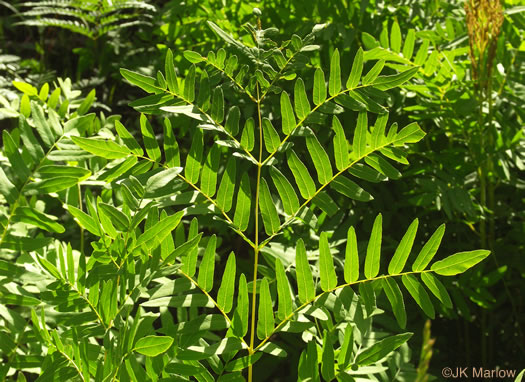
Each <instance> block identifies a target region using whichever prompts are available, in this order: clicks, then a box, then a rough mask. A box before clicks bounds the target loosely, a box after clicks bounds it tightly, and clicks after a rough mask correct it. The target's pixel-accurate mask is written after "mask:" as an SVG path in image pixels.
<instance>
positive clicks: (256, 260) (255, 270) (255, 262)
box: [248, 84, 263, 382]
mask: <svg viewBox="0 0 525 382" xmlns="http://www.w3.org/2000/svg"><path fill="white" fill-rule="evenodd" d="M256 89H257V114H258V117H259V160H258V162H257V185H256V188H255V209H254V214H255V216H254V219H255V228H254V229H255V240H254V259H253V286H252V312H251V313H252V314H251V330H250V346H249V347H248V352H249V354H250V355H251V354H253V353H254V345H255V330H256V329H255V313H256V305H257V273H258V266H259V251H260V248H259V189H260V183H261V169H262V149H263V147H262V139H263V137H262V117H261V99H260V98H259V84H257V86H256ZM252 380H253V365H252V364H250V366H249V367H248V382H252Z"/></svg>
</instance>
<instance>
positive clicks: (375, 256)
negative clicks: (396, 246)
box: [365, 214, 383, 279]
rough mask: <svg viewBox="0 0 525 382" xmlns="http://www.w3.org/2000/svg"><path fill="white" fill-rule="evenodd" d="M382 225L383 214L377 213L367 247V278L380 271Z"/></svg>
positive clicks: (374, 275)
mask: <svg viewBox="0 0 525 382" xmlns="http://www.w3.org/2000/svg"><path fill="white" fill-rule="evenodd" d="M382 225H383V215H381V214H379V215H377V217H376V219H375V220H374V226H373V227H372V233H371V234H370V241H369V242H368V247H367V249H366V258H365V277H366V278H367V279H371V278H374V277H376V276H377V275H378V273H379V265H380V263H381V240H382V236H383V233H382V230H383V228H382Z"/></svg>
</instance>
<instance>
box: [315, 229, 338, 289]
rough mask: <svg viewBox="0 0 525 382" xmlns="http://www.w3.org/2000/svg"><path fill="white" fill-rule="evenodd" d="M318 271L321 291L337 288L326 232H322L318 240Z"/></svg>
mask: <svg viewBox="0 0 525 382" xmlns="http://www.w3.org/2000/svg"><path fill="white" fill-rule="evenodd" d="M319 270H320V275H321V289H322V290H324V291H325V292H326V291H329V290H332V289H334V288H335V287H336V286H337V275H336V274H335V268H334V260H333V258H332V255H331V254H330V246H329V244H328V234H327V233H326V232H322V233H321V238H320V239H319Z"/></svg>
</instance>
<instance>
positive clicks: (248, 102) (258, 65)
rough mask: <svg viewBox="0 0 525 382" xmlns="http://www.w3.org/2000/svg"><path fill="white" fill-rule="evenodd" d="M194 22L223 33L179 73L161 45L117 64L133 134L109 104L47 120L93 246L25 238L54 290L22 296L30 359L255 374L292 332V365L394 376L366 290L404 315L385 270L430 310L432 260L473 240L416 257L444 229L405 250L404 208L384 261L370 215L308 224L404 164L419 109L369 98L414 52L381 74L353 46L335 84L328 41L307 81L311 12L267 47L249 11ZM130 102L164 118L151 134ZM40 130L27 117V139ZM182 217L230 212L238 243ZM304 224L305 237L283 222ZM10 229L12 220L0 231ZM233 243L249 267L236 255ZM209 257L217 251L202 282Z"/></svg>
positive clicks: (391, 350) (438, 289)
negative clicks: (111, 117) (91, 114)
mask: <svg viewBox="0 0 525 382" xmlns="http://www.w3.org/2000/svg"><path fill="white" fill-rule="evenodd" d="M209 25H210V27H211V28H212V29H213V30H214V31H215V32H216V33H217V35H218V36H219V37H221V38H222V39H223V40H224V41H225V42H226V43H227V45H228V49H227V50H225V49H220V50H219V51H217V52H210V53H209V54H208V55H207V56H206V57H204V56H201V55H200V54H198V53H196V52H190V51H187V52H184V57H185V58H186V59H187V60H188V61H189V62H190V63H191V66H190V67H189V69H188V71H187V73H186V76H185V78H184V79H182V78H180V77H179V76H177V71H176V68H175V66H174V57H173V54H172V52H171V51H169V50H168V51H167V53H166V61H165V71H164V73H162V72H160V71H159V72H158V73H157V77H156V78H153V77H149V76H145V75H143V74H140V73H136V72H132V71H129V70H126V69H122V70H121V73H122V75H123V76H124V77H125V78H126V79H127V80H128V81H129V82H130V83H132V84H134V85H136V86H138V87H140V88H142V89H143V90H144V91H146V92H147V93H149V94H150V95H148V96H147V97H145V98H142V99H139V100H137V101H134V102H133V103H132V106H133V107H135V108H136V109H137V110H139V111H141V112H142V114H141V116H140V119H139V125H140V132H141V135H142V137H141V139H140V140H142V144H140V143H139V142H138V140H137V138H136V137H135V136H134V135H133V134H132V133H131V132H130V130H128V129H127V128H126V127H125V125H124V124H122V123H121V122H120V121H118V120H116V121H114V128H115V131H116V133H117V135H116V136H115V135H113V133H112V130H111V129H109V128H102V129H101V128H99V129H96V130H90V132H91V134H88V133H86V130H85V129H80V130H79V129H76V130H75V129H71V130H68V134H66V136H65V137H64V139H65V141H66V142H67V147H64V148H63V149H66V148H67V149H68V150H72V149H73V148H75V150H77V152H80V153H82V155H83V156H82V155H81V156H78V157H77V158H76V159H74V158H70V157H67V158H64V161H65V162H70V161H75V160H76V161H78V162H80V163H83V164H84V165H85V166H86V167H89V168H90V171H89V173H86V174H85V176H87V177H88V178H89V179H88V180H87V181H85V179H84V178H82V179H80V178H75V179H76V180H75V181H74V182H73V181H72V183H71V184H70V185H68V186H67V187H66V188H68V187H69V188H71V187H73V186H75V187H77V186H78V187H79V188H80V187H93V186H99V187H101V188H102V190H101V192H100V195H97V196H95V195H93V194H92V193H91V192H90V191H86V192H85V194H84V199H85V202H84V203H82V198H81V197H80V198H79V197H73V196H72V195H73V194H72V195H71V196H68V197H65V198H62V199H61V200H62V201H63V204H64V206H65V208H66V209H67V211H68V213H69V214H70V215H71V216H73V217H74V218H75V220H76V221H77V223H78V224H79V225H80V227H81V228H82V230H86V231H88V232H89V233H90V235H92V236H93V237H96V238H98V239H97V240H98V241H95V240H93V241H92V242H91V248H88V247H87V246H86V248H83V247H82V248H81V251H75V250H73V249H72V246H71V245H67V244H64V243H62V242H58V241H57V242H56V243H54V244H53V243H51V242H48V243H46V244H45V245H43V246H42V247H44V246H47V247H46V248H51V249H50V250H49V249H48V250H40V251H37V252H36V253H33V255H32V256H34V258H35V263H36V264H37V265H38V266H39V267H40V268H41V269H43V270H45V275H46V276H45V277H47V278H50V279H52V280H54V283H53V284H52V288H54V289H53V292H52V293H54V294H55V295H56V296H57V297H56V298H48V299H47V300H46V304H48V305H47V306H46V309H47V310H46V309H44V307H42V308H41V309H40V314H38V313H37V310H36V309H35V310H33V311H32V316H31V317H32V322H33V325H34V327H35V331H36V333H37V335H38V336H40V338H42V339H43V341H44V343H45V344H46V346H47V347H48V349H51V351H49V352H48V354H47V355H46V358H45V360H46V362H48V363H49V364H52V365H55V367H53V368H47V370H52V371H53V372H55V373H58V372H60V371H61V370H62V373H63V375H67V376H69V377H70V378H76V379H81V380H90V379H95V380H97V381H98V380H101V381H102V380H104V381H113V380H126V381H127V380H141V381H142V380H150V379H151V380H159V375H161V376H162V378H170V379H173V378H175V379H176V380H191V379H196V380H198V381H214V380H219V381H238V380H239V381H241V380H245V377H247V379H248V381H252V380H254V379H256V380H259V378H264V377H258V376H257V375H255V373H254V364H255V363H256V362H259V363H263V364H264V362H267V361H265V358H267V357H263V354H264V353H266V354H269V357H286V354H287V353H286V346H285V344H284V342H282V341H280V340H279V336H277V335H278V334H279V335H282V334H285V333H300V334H297V335H300V336H301V338H302V339H303V341H304V343H305V346H304V350H303V351H302V353H301V356H300V359H299V363H298V368H297V375H298V380H301V381H306V380H317V381H318V380H320V379H321V378H322V379H323V380H326V381H331V380H335V379H337V380H339V381H353V380H354V377H355V376H359V375H363V374H364V375H376V377H377V380H388V378H390V377H389V376H391V375H394V374H395V375H405V376H406V377H407V378H409V377H408V376H409V375H410V373H414V372H415V370H414V368H413V367H412V368H411V367H410V357H409V356H407V354H406V352H407V349H406V342H407V341H408V339H409V338H410V337H411V335H412V333H409V332H407V333H401V334H394V335H392V334H391V333H389V332H385V331H378V330H376V328H375V326H374V325H373V322H374V320H375V319H376V317H377V316H380V315H381V313H383V310H381V309H380V308H378V306H377V302H380V300H379V299H380V298H381V295H382V293H383V291H384V295H385V296H386V299H387V300H388V301H389V302H390V305H391V306H390V307H385V308H387V309H390V308H391V309H392V313H393V316H394V317H395V320H396V321H397V323H398V326H399V327H400V328H405V327H406V325H407V314H406V311H405V306H404V297H403V292H402V291H401V288H400V285H402V286H403V287H404V289H406V291H407V292H408V295H410V296H411V297H412V299H414V300H415V302H416V303H417V304H418V305H419V306H420V307H421V309H422V310H423V311H424V312H425V313H426V314H427V315H428V316H429V317H434V315H435V308H434V302H435V301H436V299H437V301H439V302H440V303H441V304H442V305H443V306H444V307H451V304H452V303H451V299H450V297H449V295H448V293H447V290H446V288H445V287H444V285H443V284H442V283H441V282H440V281H439V278H438V277H436V275H442V276H451V275H455V274H458V273H461V272H464V271H465V270H467V269H468V268H470V267H472V266H474V265H475V264H477V263H478V262H480V261H481V260H483V259H484V258H485V257H486V256H488V254H489V252H488V251H485V250H477V251H472V252H460V253H456V254H454V255H452V256H450V257H447V258H445V259H443V260H439V261H435V262H433V263H432V264H431V262H432V260H433V258H434V256H435V254H436V252H437V250H438V247H439V245H440V242H441V240H442V238H443V235H444V226H441V227H439V228H438V229H437V230H436V232H435V233H434V234H433V235H432V236H431V237H430V238H429V239H428V241H427V242H426V244H425V245H424V246H423V247H422V249H421V250H420V251H419V253H418V254H417V256H416V257H415V260H414V261H413V262H412V266H411V268H409V267H408V266H407V262H408V258H409V255H410V253H411V251H412V247H413V244H414V241H415V237H416V231H417V228H418V220H417V219H416V220H414V222H413V223H412V224H411V225H410V227H409V228H408V230H407V232H406V234H405V235H404V237H403V238H402V239H401V242H400V243H399V245H398V246H397V249H396V250H395V253H394V255H393V256H392V258H391V259H390V260H389V262H388V268H387V272H385V273H381V257H382V256H381V247H382V245H381V244H382V238H383V233H382V215H381V214H379V215H378V216H377V217H376V219H375V221H374V223H373V227H372V230H371V232H370V237H369V238H365V239H367V240H365V241H363V240H361V241H358V238H357V235H356V230H355V229H354V227H353V226H351V227H350V228H348V230H347V233H346V240H343V241H335V240H332V232H329V231H322V232H319V231H320V230H319V229H318V225H317V223H316V222H317V221H319V220H321V219H325V218H326V217H333V216H336V215H337V214H338V213H339V212H340V211H341V210H342V209H345V208H346V209H348V208H349V207H348V206H349V205H351V203H355V202H367V201H370V200H372V199H373V196H372V195H371V194H370V193H369V192H367V191H366V190H365V188H363V187H365V186H364V185H365V184H366V183H367V182H372V183H379V182H382V181H386V180H388V179H397V178H399V177H400V172H399V171H398V170H397V169H396V168H395V167H394V166H393V165H392V164H391V162H392V161H393V162H398V163H401V164H407V163H408V161H407V159H406V153H405V146H406V145H408V144H412V143H415V142H418V141H419V140H421V139H422V138H423V136H424V133H423V131H422V130H421V129H420V128H419V126H418V125H417V123H411V124H408V125H407V126H404V127H402V128H399V127H398V126H397V124H396V123H392V124H390V125H389V122H388V119H389V115H388V110H387V108H386V107H385V106H383V104H382V102H383V100H384V99H385V96H386V93H385V92H386V91H387V90H389V89H392V88H395V87H397V86H399V85H401V84H403V83H405V82H406V81H408V80H410V79H411V78H412V77H413V76H414V75H415V74H416V73H417V71H418V70H419V68H418V67H409V68H405V67H403V66H399V67H398V69H399V71H398V72H396V73H394V74H382V72H383V69H384V65H385V62H384V61H383V60H377V61H376V62H375V63H373V65H366V64H367V63H366V61H365V59H366V55H365V52H363V50H361V49H359V50H358V51H357V53H356V55H355V57H354V60H353V63H352V65H351V67H350V68H348V69H349V75H348V78H347V80H346V82H344V83H343V81H342V73H341V72H342V70H341V69H342V68H341V62H340V61H341V60H340V55H339V52H338V51H337V50H334V52H333V53H332V55H331V61H330V71H329V73H328V81H327V80H326V75H325V72H324V71H323V70H322V69H321V68H316V69H315V70H314V74H313V80H312V81H310V80H308V77H306V76H305V77H303V78H301V77H299V76H298V73H302V72H303V71H304V69H305V67H307V63H308V60H307V59H306V55H308V54H309V53H308V52H310V51H314V50H317V49H318V48H319V47H318V46H317V45H314V44H313V40H314V37H315V32H316V29H317V28H315V29H314V31H313V32H312V33H311V34H309V35H308V36H306V37H305V38H300V37H298V36H296V35H294V36H292V38H291V39H290V40H289V41H286V42H284V43H283V44H282V45H280V46H279V45H278V44H276V43H274V42H273V41H272V40H270V39H269V38H268V36H269V35H270V34H271V33H275V30H274V29H272V28H270V29H266V30H262V29H260V28H253V27H251V26H248V27H247V30H248V32H249V35H250V36H251V38H252V41H251V43H249V45H246V44H245V43H243V42H241V41H239V40H237V39H235V38H234V37H232V36H231V35H229V34H228V33H226V32H225V31H223V30H222V29H220V28H219V27H218V26H217V25H215V24H213V23H211V22H210V23H209ZM365 66H367V67H369V69H368V70H366V71H365V69H364V68H365ZM343 70H344V69H343ZM287 81H293V91H291V92H290V94H288V92H286V91H285V90H284V89H283V87H286V86H287V85H286V84H287V83H289V82H287ZM345 110H347V111H349V112H351V113H355V115H356V118H355V121H353V122H352V123H350V124H348V123H347V122H346V121H345V120H343V122H342V121H341V120H342V118H341V117H342V113H343V112H344V111H345ZM30 114H31V115H32V121H33V122H32V123H34V124H36V125H40V124H41V123H43V124H44V125H46V124H45V123H44V122H43V119H42V118H44V117H43V113H41V112H40V110H39V109H38V106H34V108H33V109H31V110H30ZM146 114H161V115H164V116H166V117H167V118H165V119H164V126H163V136H162V137H159V136H157V135H156V134H155V130H154V128H153V126H152V125H151V124H150V121H149V120H148V118H147V117H146ZM172 114H176V115H178V117H177V120H178V121H180V120H181V116H185V117H184V118H186V117H187V118H189V119H186V120H185V122H186V123H190V122H189V121H190V119H191V120H194V121H196V122H193V124H194V125H195V126H194V127H193V126H192V127H191V128H190V129H187V131H188V132H189V138H190V139H191V145H190V147H183V145H179V143H178V141H177V138H178V137H177V133H176V129H177V126H175V125H174V123H173V120H174V119H171V120H170V119H169V118H168V117H169V116H170V115H172ZM31 115H29V114H28V115H27V117H28V118H29V117H30V116H31ZM40 117H42V118H40ZM22 120H23V119H22ZM370 120H371V121H373V123H371V121H370ZM327 126H330V127H331V129H328V128H327ZM46 129H47V128H44V127H40V128H37V131H38V132H39V134H41V135H42V138H43V139H44V138H45V136H46V135H45V134H46V132H47V131H48V130H46ZM22 133H24V131H22ZM161 138H162V139H161ZM44 140H45V139H44ZM179 140H180V139H179ZM4 142H6V140H5V138H4ZM24 142H25V141H24ZM79 148H80V149H81V150H80V151H79ZM5 152H6V155H7V156H8V157H9V158H10V159H12V158H14V155H16V154H13V153H12V152H9V151H5ZM57 152H58V153H60V150H58V151H57ZM10 155H11V157H10ZM16 162H17V161H16V159H13V163H16ZM40 171H41V170H40ZM1 174H3V172H2V173H1ZM1 174H0V175H1ZM3 178H5V176H4V177H3ZM37 178H38V177H37ZM6 179H7V178H6ZM0 183H1V184H2V189H0V192H2V194H3V195H4V196H5V198H6V199H7V201H8V202H9V203H15V204H16V202H15V199H16V195H14V194H13V193H12V192H15V191H13V188H12V187H11V186H10V185H9V183H6V182H5V180H2V182H0ZM6 184H7V186H6ZM28 184H29V185H31V184H33V183H32V181H28ZM24 187H26V186H25V185H24ZM35 187H36V186H34V187H33V188H35ZM15 188H16V187H15ZM29 188H31V187H29ZM16 189H18V190H19V188H16ZM15 193H16V192H15ZM13 208H14V209H15V210H16V208H17V207H16V206H15V207H13ZM21 212H22V211H20V213H21ZM197 216H199V217H201V218H202V219H205V218H209V217H212V218H213V219H215V220H216V226H217V227H219V226H221V227H224V226H226V227H229V229H231V230H232V231H233V233H234V235H235V236H237V237H239V238H240V239H241V240H242V242H243V243H244V246H240V248H241V249H240V250H237V249H235V248H233V246H231V245H228V244H229V243H225V242H224V241H223V238H222V237H221V235H220V234H218V232H221V231H220V230H219V229H218V228H217V232H216V233H215V234H211V233H210V232H209V231H206V232H199V228H201V227H199V222H198V220H197ZM36 220H37V219H33V222H35V221H36ZM26 221H30V219H29V218H28V219H26ZM181 222H182V223H181ZM305 226H306V227H308V230H309V232H310V235H309V236H308V235H305V236H304V237H293V235H295V233H296V232H300V231H299V230H296V229H297V228H298V227H305ZM8 229H9V222H8V224H7V225H6V228H5V230H4V236H5V235H6V232H8ZM223 231H224V230H223ZM284 236H286V237H288V239H287V240H284V239H281V237H284ZM226 237H228V238H230V237H231V236H228V235H226V236H225V238H226ZM290 243H292V244H290ZM363 244H364V245H363ZM4 245H5V244H4ZM245 248H249V249H250V251H251V253H250V254H249V256H248V254H247V253H246V251H245ZM276 248H280V250H276ZM15 249H16V248H15ZM232 249H233V250H232ZM239 252H242V253H239ZM360 252H361V254H362V256H359V253H360ZM263 258H264V260H266V261H265V264H262V260H263ZM363 258H364V261H361V260H362V259H363ZM75 259H79V260H78V264H76V261H75ZM217 260H220V262H219V263H218V262H217ZM334 260H335V262H334ZM246 261H249V265H250V266H251V267H252V269H253V273H252V274H250V273H248V272H246V274H245V273H244V272H242V271H241V270H242V269H243V267H242V266H241V262H242V263H243V264H244V265H245V264H246ZM216 265H217V268H218V267H219V266H220V267H221V269H224V271H223V272H222V276H221V277H219V280H217V279H216V276H217V275H218V274H219V272H218V271H217V270H216ZM50 288H51V287H50ZM428 291H430V292H431V293H430V294H429V293H428ZM432 296H433V297H432ZM58 297H60V298H58ZM433 300H434V302H433ZM49 306H54V308H56V309H58V310H62V311H66V312H69V314H71V316H70V317H72V318H69V320H72V319H74V320H76V321H75V322H76V325H77V326H76V327H75V328H74V329H70V330H66V329H64V328H67V327H68V325H71V323H70V321H67V320H68V317H69V316H67V315H62V316H61V317H60V318H57V320H59V322H57V323H54V322H53V321H50V319H49V317H48V316H46V311H49ZM54 326H55V327H56V329H51V330H50V329H49V328H48V327H51V328H53V327H54ZM59 328H60V329H59ZM144 356H145V357H144ZM102 360H103V362H101V361H102ZM385 365H388V366H387V367H386V366H385ZM245 370H246V373H245V374H243V372H244V371H245ZM386 371H388V374H387V373H386ZM376 377H374V378H376ZM261 380H262V379H261Z"/></svg>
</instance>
